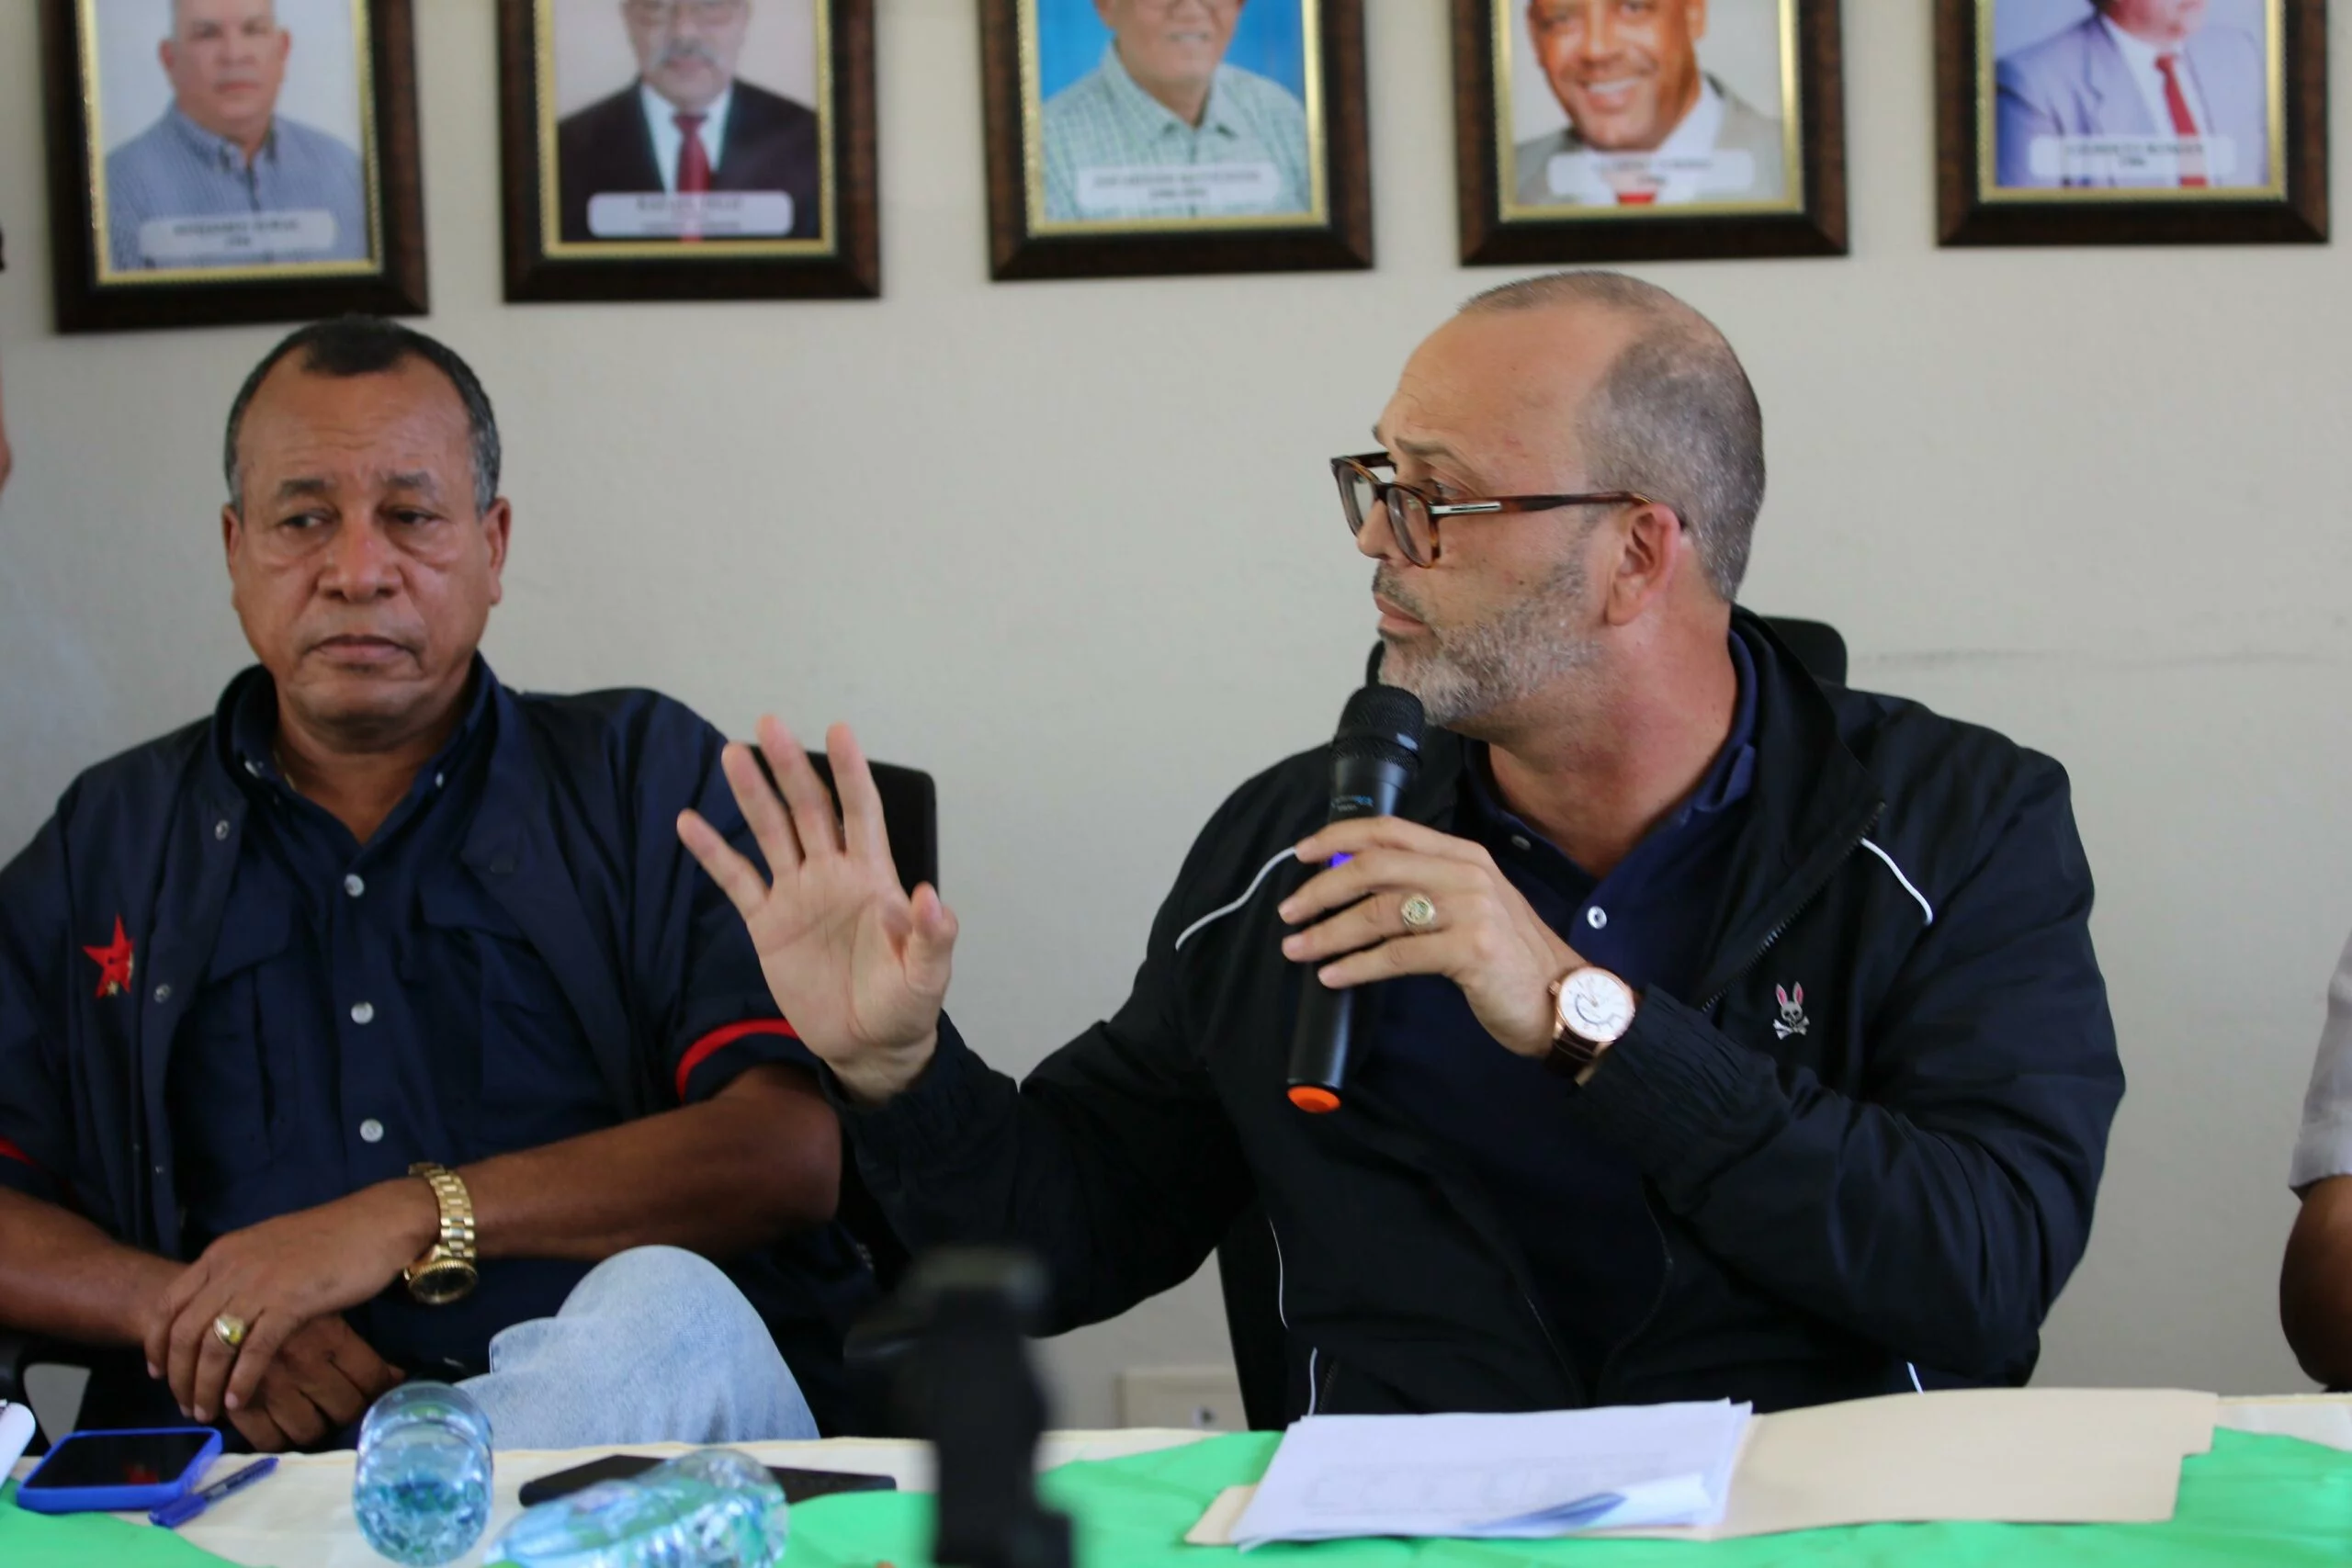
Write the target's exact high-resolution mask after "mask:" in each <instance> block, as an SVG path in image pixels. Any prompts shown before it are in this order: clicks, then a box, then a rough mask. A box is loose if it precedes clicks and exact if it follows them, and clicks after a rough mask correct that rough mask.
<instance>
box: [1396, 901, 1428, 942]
mask: <svg viewBox="0 0 2352 1568" xmlns="http://www.w3.org/2000/svg"><path fill="white" fill-rule="evenodd" d="M1397 918H1398V919H1401V920H1403V921H1404V922H1405V929H1406V930H1407V931H1413V932H1416V933H1419V932H1421V931H1428V930H1430V928H1431V927H1433V926H1435V925H1436V924H1437V906H1436V905H1435V904H1432V903H1430V899H1429V895H1428V894H1426V893H1416V894H1414V895H1413V896H1412V897H1409V898H1408V899H1406V900H1405V903H1404V907H1403V908H1400V909H1398V910H1397Z"/></svg>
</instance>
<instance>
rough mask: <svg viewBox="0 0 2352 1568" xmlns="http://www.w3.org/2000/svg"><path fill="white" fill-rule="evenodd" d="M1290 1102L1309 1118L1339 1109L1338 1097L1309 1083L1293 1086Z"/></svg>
mask: <svg viewBox="0 0 2352 1568" xmlns="http://www.w3.org/2000/svg"><path fill="white" fill-rule="evenodd" d="M1290 1102H1291V1103H1292V1104H1293V1105H1295V1106H1297V1107H1298V1108H1299V1109H1300V1110H1301V1111H1306V1113H1307V1114H1308V1115H1310V1116H1322V1115H1326V1114H1328V1113H1329V1112H1331V1111H1337V1110H1338V1109H1340V1097H1339V1096H1338V1095H1336V1094H1333V1093H1332V1092H1331V1091H1330V1090H1329V1089H1322V1088H1318V1087H1317V1086H1316V1085H1314V1084H1311V1083H1302V1084H1293V1085H1292V1086H1291V1089H1290Z"/></svg>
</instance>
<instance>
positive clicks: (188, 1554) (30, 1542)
mask: <svg viewBox="0 0 2352 1568" xmlns="http://www.w3.org/2000/svg"><path fill="white" fill-rule="evenodd" d="M221 1562H222V1560H221V1559H220V1558H218V1557H215V1556H213V1555H212V1553H210V1552H209V1551H198V1550H197V1549H196V1548H195V1547H193V1546H190V1545H189V1544H188V1543H187V1542H186V1541H184V1540H181V1539H180V1538H179V1537H177V1536H175V1535H174V1534H173V1533H172V1532H171V1531H169V1530H159V1529H152V1528H151V1527H149V1526H146V1525H134V1524H129V1523H126V1522H125V1521H123V1520H121V1519H118V1518H116V1517H114V1516H113V1515H112V1514H58V1515H55V1516H51V1515H48V1514H29V1513H27V1512H26V1511H25V1510H24V1509H22V1508H19V1507H18V1506H17V1483H15V1482H13V1481H11V1482H9V1483H6V1485H0V1568H205V1565H207V1564H210V1565H211V1568H220V1563H221Z"/></svg>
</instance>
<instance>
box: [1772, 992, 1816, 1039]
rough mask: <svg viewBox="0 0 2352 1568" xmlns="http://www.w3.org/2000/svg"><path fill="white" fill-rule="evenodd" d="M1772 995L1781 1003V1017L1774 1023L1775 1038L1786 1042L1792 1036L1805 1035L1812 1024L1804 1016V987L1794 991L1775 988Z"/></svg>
mask: <svg viewBox="0 0 2352 1568" xmlns="http://www.w3.org/2000/svg"><path fill="white" fill-rule="evenodd" d="M1772 995H1773V996H1774V997H1776V998H1779V1000H1780V1003H1781V1016H1780V1017H1778V1018H1776V1019H1774V1020H1773V1021H1772V1033H1773V1034H1774V1036H1775V1037H1777V1038H1779V1039H1781V1040H1786V1039H1787V1038H1788V1037H1789V1036H1790V1035H1792V1034H1803V1033H1804V1032H1805V1030H1806V1029H1807V1028H1808V1027H1810V1024H1811V1021H1810V1020H1808V1019H1807V1018H1806V1017H1805V1016H1804V987H1803V986H1799V987H1796V988H1795V989H1794V990H1783V989H1781V987H1778V986H1775V987H1772Z"/></svg>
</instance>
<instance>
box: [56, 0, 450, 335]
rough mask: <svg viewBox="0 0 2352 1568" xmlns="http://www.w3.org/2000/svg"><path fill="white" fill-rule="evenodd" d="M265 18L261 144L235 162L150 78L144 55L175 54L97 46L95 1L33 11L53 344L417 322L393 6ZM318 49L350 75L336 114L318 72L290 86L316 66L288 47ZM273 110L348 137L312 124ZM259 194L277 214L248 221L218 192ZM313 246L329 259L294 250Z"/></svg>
mask: <svg viewBox="0 0 2352 1568" xmlns="http://www.w3.org/2000/svg"><path fill="white" fill-rule="evenodd" d="M270 20H271V25H272V26H273V27H274V28H276V29H277V36H276V38H275V39H272V40H270V41H268V42H266V43H263V44H262V45H260V47H261V48H263V49H264V50H265V51H266V50H271V49H274V50H276V51H277V55H276V59H277V74H276V76H275V79H274V80H273V83H272V87H271V92H272V98H271V101H270V104H269V106H268V110H267V113H268V123H267V129H266V130H265V131H264V132H262V133H261V136H260V138H259V139H258V141H256V142H255V144H254V145H253V146H251V147H241V146H240V145H239V144H238V143H237V141H235V140H234V138H233V136H232V133H231V132H230V131H228V130H216V129H214V116H215V115H216V114H217V113H219V112H220V105H219V103H218V100H209V99H207V98H205V97H204V96H202V92H201V89H200V87H198V86H196V85H191V84H190V83H188V82H187V79H185V78H180V79H176V80H175V79H173V78H171V77H170V75H169V69H170V68H169V67H168V65H166V64H164V63H161V62H157V63H155V64H154V65H153V71H154V73H155V74H154V75H153V77H152V78H151V77H150V76H149V75H148V74H147V73H148V71H149V70H150V68H151V67H150V62H151V61H155V60H156V55H157V51H159V50H160V51H163V57H164V60H166V61H167V60H168V59H169V58H171V56H170V54H169V50H170V49H174V48H187V47H191V45H189V44H187V43H186V42H184V41H183V40H179V39H172V40H169V44H168V47H166V40H164V39H146V38H144V37H141V38H137V39H130V38H126V37H123V36H121V35H120V33H119V31H116V32H109V30H108V28H107V25H106V24H105V22H104V21H103V20H102V18H101V17H100V7H99V6H98V4H97V0H43V6H42V29H43V41H44V49H45V53H46V54H47V57H48V59H47V64H48V72H47V83H46V86H47V97H48V111H49V143H50V145H49V152H50V168H51V181H50V194H51V218H52V234H53V246H54V254H55V262H56V265H55V288H56V310H57V321H58V328H59V330H60V331H61V332H90V331H108V330H119V329H129V328H153V327H172V326H210V325H216V324H221V323H226V322H237V321H301V320H309V319H313V318H316V317H319V316H323V315H334V314H340V313H343V312H346V311H368V312H373V313H378V314H417V313H421V312H423V311H424V310H425V309H426V304H427V299H426V284H425V265H424V201H423V192H422V188H421V180H420V174H419V167H418V158H417V143H416V104H415V64H414V59H415V56H414V46H413V28H412V18H411V15H410V0H310V4H309V5H308V6H307V8H305V7H301V6H287V7H281V8H280V9H279V10H278V11H277V13H274V14H273V15H272V17H271V18H270ZM338 25H339V26H340V28H341V31H340V33H338V31H337V28H338ZM114 27H115V28H117V29H119V28H120V27H121V24H120V23H119V21H118V22H115V23H114ZM322 35H323V36H325V37H326V38H328V39H330V40H332V42H331V44H330V49H331V52H330V53H329V55H327V56H326V57H325V58H327V59H328V60H330V61H331V62H336V63H337V64H339V65H340V66H341V67H344V68H347V71H348V75H349V82H350V85H351V88H352V92H353V97H354V101H352V102H349V103H342V104H338V103H337V102H336V101H335V96H334V93H332V92H330V91H328V90H327V89H326V87H325V86H324V85H323V84H322V83H321V82H320V81H319V79H318V78H317V76H316V75H315V73H314V74H312V75H311V79H310V80H308V81H305V80H303V79H301V78H293V79H291V80H290V81H289V78H288V71H289V70H291V69H292V68H293V67H294V66H296V65H301V64H306V63H307V62H308V61H310V60H312V59H317V58H320V56H318V55H317V54H316V53H315V52H312V53H308V54H306V53H303V52H300V46H301V45H310V46H311V47H312V48H313V49H315V47H316V39H318V38H319V37H320V36H322ZM256 36H258V35H256ZM345 50H348V51H349V54H348V56H347V58H346V57H345V54H344V51H345ZM334 73H335V67H334V66H332V65H331V66H330V67H329V74H330V76H333V75H334ZM191 94H193V95H196V96H189V95H191ZM289 98H291V99H294V100H295V101H296V102H297V103H298V104H300V105H301V106H302V107H305V108H306V109H315V108H316V107H320V106H324V107H327V108H329V109H330V110H339V111H340V112H341V113H343V114H347V115H348V117H349V118H348V122H347V123H329V124H327V125H326V126H324V127H322V126H321V125H318V124H313V123H311V121H312V120H313V119H315V118H320V117H319V116H318V115H316V114H315V113H309V114H297V113H293V112H289V111H288V108H287V107H286V103H287V100H288V99H289ZM230 124H231V126H232V127H233V125H234V124H235V121H234V119H233V118H232V120H231V121H230ZM133 127H136V129H133ZM236 134H243V133H242V132H238V133H236ZM241 158H242V160H243V162H240V161H239V160H240V159H241ZM232 170H233V171H234V175H242V180H243V183H242V184H236V183H232V182H233V180H234V175H232V180H224V179H223V178H222V175H223V173H227V172H231V171H232ZM272 183H274V184H275V186H276V188H277V192H278V193H279V194H281V195H282V196H283V197H285V199H286V200H287V202H288V205H287V206H285V207H282V208H273V209H262V210H258V211H255V210H253V209H251V208H249V207H247V206H246V205H245V203H244V200H243V199H240V200H237V201H230V200H228V199H226V198H225V197H224V195H223V193H224V192H229V193H231V194H234V195H236V196H238V197H245V196H246V193H248V192H249V191H251V190H254V189H262V188H268V187H269V186H270V185H271V184H272ZM216 187H217V188H216ZM355 235H356V236H357V237H358V239H359V242H360V243H356V244H354V243H352V240H353V236H355ZM314 250H316V251H326V252H341V253H345V254H327V255H323V256H320V257H317V258H310V257H308V256H306V255H305V254H304V253H306V252H310V251H314Z"/></svg>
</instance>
